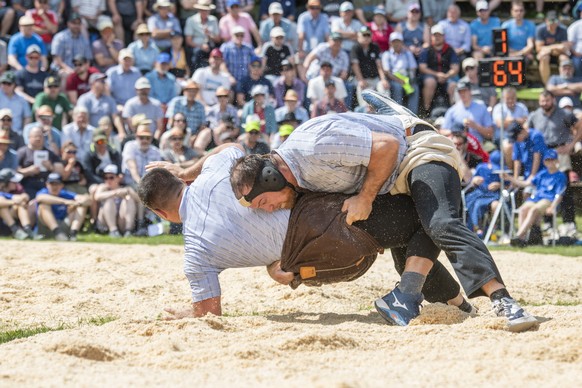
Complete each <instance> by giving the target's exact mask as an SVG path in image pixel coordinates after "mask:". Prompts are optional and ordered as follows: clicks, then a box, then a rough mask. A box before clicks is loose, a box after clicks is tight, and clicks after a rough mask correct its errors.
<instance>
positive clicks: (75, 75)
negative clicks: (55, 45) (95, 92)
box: [65, 54, 99, 105]
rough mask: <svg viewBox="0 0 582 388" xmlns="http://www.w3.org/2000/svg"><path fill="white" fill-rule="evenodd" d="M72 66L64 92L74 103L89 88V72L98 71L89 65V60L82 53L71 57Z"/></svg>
mask: <svg viewBox="0 0 582 388" xmlns="http://www.w3.org/2000/svg"><path fill="white" fill-rule="evenodd" d="M73 68H74V71H73V72H72V73H71V74H69V75H68V76H67V81H66V86H65V92H66V93H67V98H68V99H69V101H70V102H71V104H73V105H76V104H77V100H78V99H79V97H81V96H82V95H83V94H85V93H87V92H88V91H89V90H91V85H89V77H90V76H91V74H97V73H99V70H98V69H97V68H96V67H93V66H91V64H90V63H89V60H87V58H85V57H84V56H83V55H82V54H79V55H77V56H75V58H74V59H73Z"/></svg>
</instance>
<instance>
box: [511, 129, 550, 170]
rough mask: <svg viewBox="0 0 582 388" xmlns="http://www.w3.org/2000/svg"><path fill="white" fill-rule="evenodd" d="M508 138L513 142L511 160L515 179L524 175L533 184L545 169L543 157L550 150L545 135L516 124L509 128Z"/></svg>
mask: <svg viewBox="0 0 582 388" xmlns="http://www.w3.org/2000/svg"><path fill="white" fill-rule="evenodd" d="M507 136H508V139H509V140H510V141H512V142H513V152H512V155H511V159H512V160H513V176H514V178H516V179H517V178H518V177H519V176H520V175H523V177H524V179H525V180H526V181H527V182H531V181H532V180H533V178H534V177H535V176H536V174H537V173H538V171H541V170H543V169H544V165H543V164H542V157H543V156H544V154H545V152H546V150H547V149H548V147H547V146H546V142H545V141H544V135H543V134H542V133H541V132H540V131H538V130H536V129H534V128H530V129H529V130H527V129H525V128H523V127H522V126H521V125H520V124H518V123H516V122H514V123H513V124H511V125H510V126H509V128H507ZM508 164H509V163H508Z"/></svg>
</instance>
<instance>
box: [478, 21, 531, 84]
mask: <svg viewBox="0 0 582 388" xmlns="http://www.w3.org/2000/svg"><path fill="white" fill-rule="evenodd" d="M492 54H493V57H492V58H485V59H481V60H479V86H482V87H494V88H504V87H506V86H522V85H523V84H525V61H524V59H523V58H522V57H509V56H508V55H509V45H508V42H507V30H506V29H502V28H496V29H494V30H493V53H492Z"/></svg>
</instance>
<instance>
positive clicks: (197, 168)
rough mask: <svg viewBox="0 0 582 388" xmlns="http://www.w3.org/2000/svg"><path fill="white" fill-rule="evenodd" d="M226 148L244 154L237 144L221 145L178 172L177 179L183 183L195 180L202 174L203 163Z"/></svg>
mask: <svg viewBox="0 0 582 388" xmlns="http://www.w3.org/2000/svg"><path fill="white" fill-rule="evenodd" d="M228 147H237V148H238V149H240V150H241V151H243V152H244V148H243V147H242V146H241V145H240V144H237V143H226V144H221V145H219V146H218V147H215V148H213V149H212V151H210V152H207V153H206V155H204V156H203V157H201V158H200V159H199V160H198V161H197V162H196V163H194V164H193V165H192V166H190V167H188V168H186V169H184V170H182V171H181V172H180V174H179V176H178V178H180V179H182V180H183V181H185V182H191V181H193V180H195V179H196V178H197V177H198V175H200V172H202V166H204V162H206V159H208V158H209V157H211V156H212V155H214V154H217V153H219V152H220V151H222V150H224V149H226V148H228Z"/></svg>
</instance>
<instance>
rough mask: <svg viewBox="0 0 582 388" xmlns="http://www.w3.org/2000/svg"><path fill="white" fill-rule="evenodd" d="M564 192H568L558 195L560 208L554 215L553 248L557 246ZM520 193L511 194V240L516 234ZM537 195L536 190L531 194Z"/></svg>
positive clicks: (555, 210)
mask: <svg viewBox="0 0 582 388" xmlns="http://www.w3.org/2000/svg"><path fill="white" fill-rule="evenodd" d="M564 191H566V190H565V189H564V190H562V191H561V192H560V193H559V194H557V196H558V197H559V200H558V206H556V209H554V212H553V213H552V235H551V237H550V238H551V239H552V247H555V246H556V240H557V239H556V231H557V230H558V210H559V208H560V203H561V202H562V198H563V197H564ZM517 192H518V190H515V191H512V192H511V193H510V198H511V229H510V233H509V238H510V239H511V238H513V237H514V235H515V232H516V229H515V217H516V216H518V215H519V207H517V205H516V202H517V201H516V199H515V195H516V193H517ZM534 194H535V190H534V191H533V192H532V193H531V194H530V197H532V196H533V195H534ZM528 238H529V231H528Z"/></svg>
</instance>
